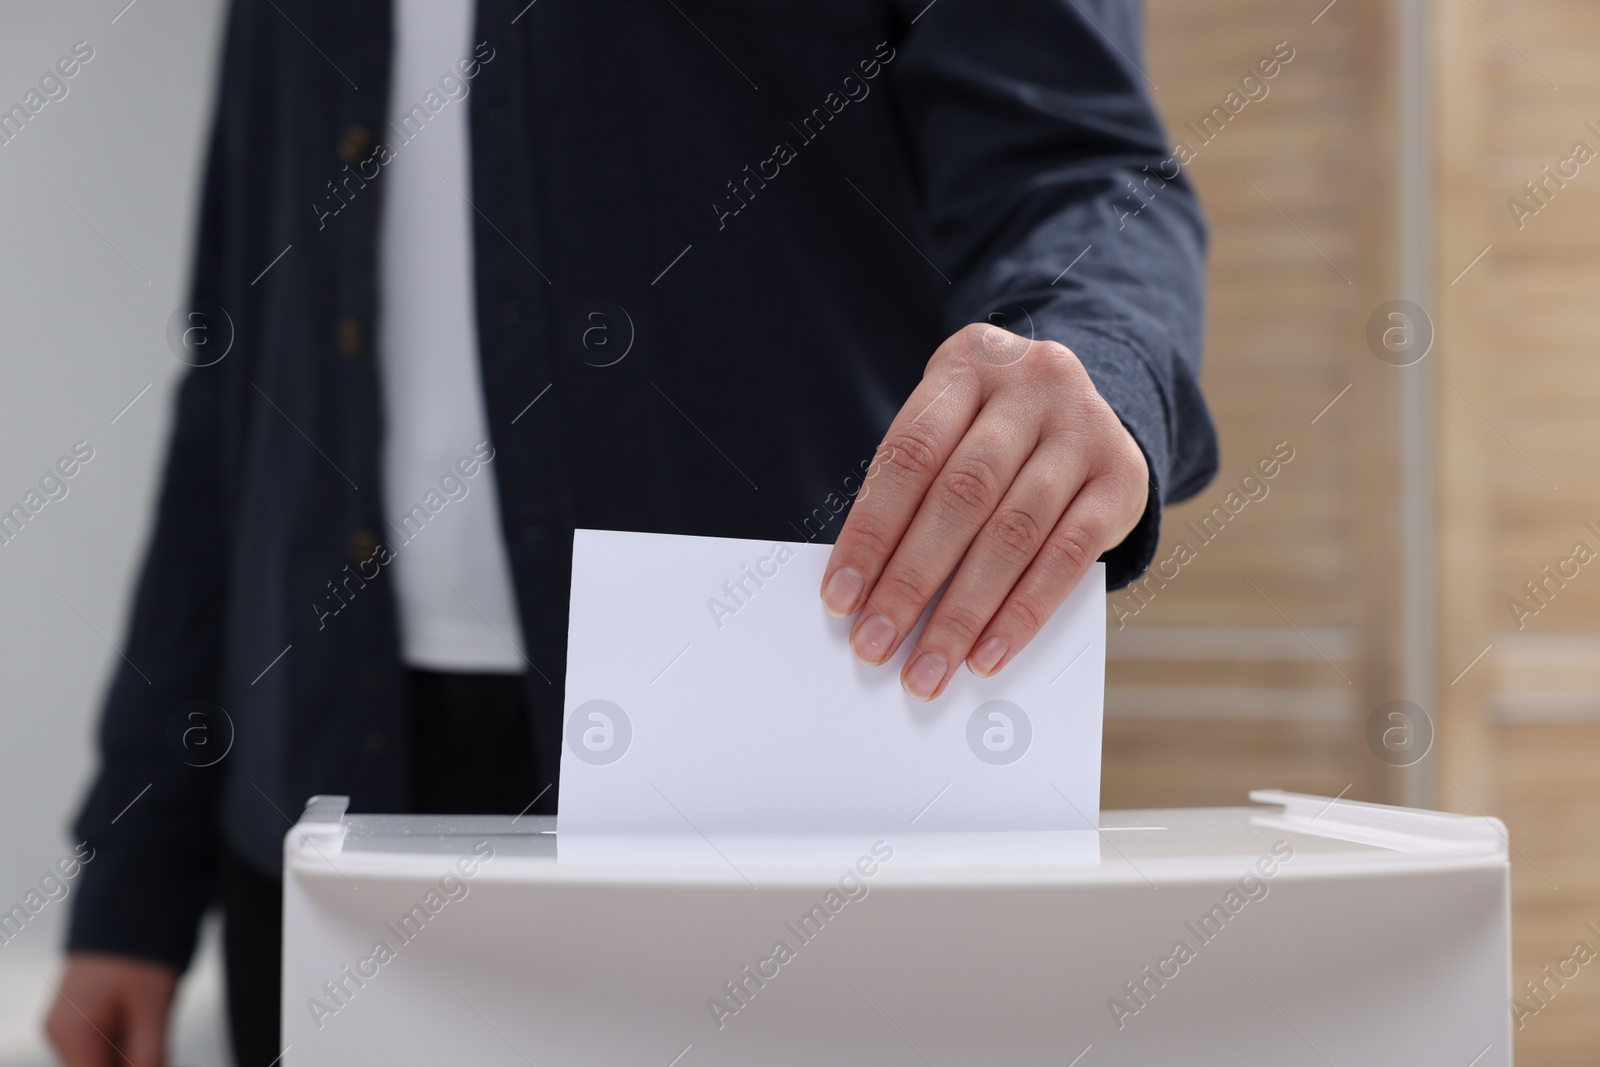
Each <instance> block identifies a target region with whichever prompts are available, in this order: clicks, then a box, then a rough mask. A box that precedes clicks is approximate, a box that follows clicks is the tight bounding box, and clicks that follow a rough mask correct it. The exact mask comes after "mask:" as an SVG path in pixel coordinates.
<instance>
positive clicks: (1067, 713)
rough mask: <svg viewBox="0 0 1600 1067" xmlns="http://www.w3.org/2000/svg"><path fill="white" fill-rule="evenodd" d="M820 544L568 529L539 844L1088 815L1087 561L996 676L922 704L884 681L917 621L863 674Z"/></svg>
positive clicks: (1091, 714)
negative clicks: (824, 589) (546, 821)
mask: <svg viewBox="0 0 1600 1067" xmlns="http://www.w3.org/2000/svg"><path fill="white" fill-rule="evenodd" d="M830 551H831V546H828V545H817V544H793V543H774V542H769V541H745V540H731V539H726V538H714V537H683V536H676V535H662V534H641V533H620V532H612V531H599V530H579V531H577V535H576V539H575V542H574V545H573V560H572V609H571V616H570V620H569V630H568V642H567V682H566V704H565V725H564V732H563V738H564V741H563V745H562V751H561V793H560V816H559V822H558V829H559V832H560V834H562V835H571V834H581V833H609V834H675V835H684V834H692V835H697V836H701V837H707V836H709V835H718V834H721V835H748V834H857V833H888V832H898V833H902V834H903V833H912V832H917V831H926V832H929V833H939V832H955V831H1022V830H1028V831H1037V830H1093V829H1094V828H1095V827H1096V826H1097V825H1098V822H1099V814H1100V725H1101V716H1102V710H1103V697H1104V690H1105V641H1106V634H1105V569H1104V567H1103V566H1102V565H1101V564H1095V566H1094V567H1093V568H1092V569H1091V570H1090V572H1089V574H1088V575H1087V576H1086V577H1085V579H1084V580H1083V582H1082V583H1080V585H1079V586H1078V588H1077V589H1076V590H1074V591H1073V593H1072V594H1071V596H1069V597H1068V598H1067V600H1066V603H1064V604H1063V605H1062V606H1061V608H1060V610H1059V611H1057V612H1056V614H1055V615H1054V616H1053V617H1052V618H1051V620H1050V621H1049V622H1048V623H1047V624H1046V625H1045V627H1044V629H1043V630H1042V631H1041V632H1040V634H1039V636H1038V637H1036V638H1035V639H1034V640H1033V642H1032V643H1031V644H1030V645H1029V646H1028V647H1027V648H1026V649H1024V650H1023V651H1022V652H1021V653H1020V654H1018V656H1017V657H1016V658H1015V659H1014V660H1013V661H1012V662H1011V663H1010V664H1009V665H1008V666H1007V667H1006V669H1005V670H1003V671H1001V672H1000V674H998V675H996V676H995V677H993V678H979V677H977V676H976V675H973V674H972V673H971V672H969V671H968V670H967V669H966V668H965V667H964V666H963V667H960V668H958V671H957V674H956V676H955V678H954V679H953V680H952V681H951V682H950V685H949V687H948V688H947V689H946V690H945V692H944V694H943V695H942V696H941V697H939V699H937V700H934V701H932V702H929V703H923V702H920V701H917V700H915V699H913V698H912V697H910V696H908V695H907V694H906V693H905V692H904V691H903V690H902V689H901V687H900V673H899V672H900V667H901V665H902V664H903V662H904V658H905V656H906V655H908V654H909V652H910V650H911V648H912V646H913V643H914V641H915V638H916V632H914V633H913V634H912V638H911V640H908V641H907V642H906V643H905V645H904V646H903V647H902V649H901V650H900V652H898V653H897V654H896V656H895V658H894V659H893V660H892V661H891V662H890V663H887V664H884V665H883V666H880V667H868V666H865V665H864V664H862V663H860V662H858V661H857V660H856V659H855V657H854V656H853V655H852V653H851V651H850V645H849V633H850V626H851V620H849V619H835V618H833V617H831V616H830V615H828V614H827V613H826V612H825V611H824V610H823V607H822V602H821V600H820V598H819V596H818V588H819V587H820V585H821V582H822V572H823V568H824V567H825V566H826V564H827V560H828V555H829V552H830ZM920 629H921V627H920V625H919V627H918V631H917V632H920Z"/></svg>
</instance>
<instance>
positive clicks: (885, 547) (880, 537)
mask: <svg viewBox="0 0 1600 1067" xmlns="http://www.w3.org/2000/svg"><path fill="white" fill-rule="evenodd" d="M863 495H865V494H863ZM857 499H860V498H859V497H858V498H857ZM847 532H848V535H849V536H848V541H847V544H848V546H849V555H850V556H851V558H859V557H863V556H864V557H866V558H868V559H873V560H880V561H881V560H887V559H888V558H889V554H890V552H892V551H893V550H894V540H893V539H892V538H891V537H890V535H889V529H888V527H887V526H886V525H885V523H884V521H883V520H882V519H879V518H877V517H875V516H874V515H873V514H872V513H870V512H868V511H866V510H864V509H852V510H851V512H850V518H849V526H848V531H847ZM840 540H841V541H845V540H846V538H845V537H842V536H841V537H840Z"/></svg>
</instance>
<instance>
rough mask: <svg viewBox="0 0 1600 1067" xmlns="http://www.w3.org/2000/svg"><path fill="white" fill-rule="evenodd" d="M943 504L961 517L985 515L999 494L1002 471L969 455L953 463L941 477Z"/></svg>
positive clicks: (939, 482)
mask: <svg viewBox="0 0 1600 1067" xmlns="http://www.w3.org/2000/svg"><path fill="white" fill-rule="evenodd" d="M938 486H939V494H940V497H941V500H940V502H941V503H942V504H943V505H944V506H945V507H946V508H948V509H949V510H951V511H954V512H956V513H957V514H960V515H970V514H973V513H975V512H986V511H987V510H988V509H989V508H990V507H992V506H993V504H994V499H995V497H996V496H998V495H999V492H1000V472H999V471H997V470H995V468H994V465H993V464H991V463H990V462H989V461H988V460H985V459H982V458H980V457H977V456H968V457H965V458H962V459H957V460H952V461H951V463H950V465H949V466H948V467H946V468H945V469H944V471H943V472H942V473H941V474H940V475H939V481H938Z"/></svg>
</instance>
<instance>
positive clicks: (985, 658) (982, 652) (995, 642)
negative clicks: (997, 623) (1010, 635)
mask: <svg viewBox="0 0 1600 1067" xmlns="http://www.w3.org/2000/svg"><path fill="white" fill-rule="evenodd" d="M1010 647H1011V646H1010V645H1008V644H1006V639H1005V638H1003V637H991V638H989V639H988V640H987V641H985V642H983V644H981V645H979V646H978V647H977V648H975V649H973V650H972V655H970V656H968V657H967V666H968V667H970V668H972V673H973V674H976V675H978V676H979V677H980V678H987V677H989V675H991V674H993V673H994V669H995V668H996V667H997V666H999V665H1000V661H1001V660H1003V659H1005V658H1006V649H1008V648H1010Z"/></svg>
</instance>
